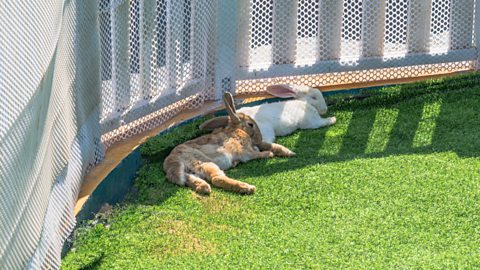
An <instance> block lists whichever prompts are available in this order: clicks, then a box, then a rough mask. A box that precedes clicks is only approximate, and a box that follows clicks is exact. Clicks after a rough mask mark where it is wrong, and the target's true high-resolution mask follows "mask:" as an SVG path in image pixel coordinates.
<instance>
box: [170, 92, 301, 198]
mask: <svg viewBox="0 0 480 270" xmlns="http://www.w3.org/2000/svg"><path fill="white" fill-rule="evenodd" d="M224 101H225V103H226V108H227V112H228V114H229V117H228V118H227V117H219V118H217V119H214V120H213V121H223V122H226V127H220V128H217V129H215V130H214V131H213V132H212V133H210V134H207V135H203V136H201V137H198V138H196V139H193V140H190V141H187V142H185V143H183V144H180V145H178V146H176V147H175V148H174V149H173V150H172V152H171V153H170V154H169V156H168V157H167V158H166V159H165V161H164V163H163V168H164V170H165V172H166V176H167V179H168V180H169V181H171V182H173V183H175V184H178V185H187V186H189V187H191V188H192V189H193V190H195V191H196V192H198V193H204V194H208V193H210V192H211V189H210V185H209V184H208V183H207V182H206V181H205V180H204V179H206V180H208V181H209V182H210V183H211V184H213V185H214V186H217V187H220V188H222V189H225V190H229V191H233V192H238V193H245V194H252V193H253V192H255V186H252V185H249V184H247V183H244V182H240V181H237V180H235V179H232V178H229V177H228V176H226V175H225V173H224V172H223V170H226V169H228V168H231V167H234V166H236V165H237V164H238V163H239V162H246V161H248V160H251V159H259V158H269V157H273V156H285V157H288V156H292V155H294V153H293V152H292V151H290V150H289V149H287V148H286V147H284V146H282V145H279V144H270V143H264V142H262V136H261V133H260V130H259V129H258V126H257V125H256V123H255V121H254V120H253V119H252V118H250V117H249V116H247V115H245V114H243V113H238V114H237V113H236V111H235V108H234V105H233V99H232V98H231V96H230V97H228V96H227V97H226V98H224ZM213 121H211V122H213Z"/></svg>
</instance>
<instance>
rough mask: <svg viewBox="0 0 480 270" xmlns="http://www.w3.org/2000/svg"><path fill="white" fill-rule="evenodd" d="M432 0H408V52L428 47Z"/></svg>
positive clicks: (421, 50)
mask: <svg viewBox="0 0 480 270" xmlns="http://www.w3.org/2000/svg"><path fill="white" fill-rule="evenodd" d="M431 16H432V0H410V6H409V8H408V17H409V18H408V30H407V46H408V52H409V53H420V52H427V51H428V50H429V47H430V44H429V43H430V20H431Z"/></svg>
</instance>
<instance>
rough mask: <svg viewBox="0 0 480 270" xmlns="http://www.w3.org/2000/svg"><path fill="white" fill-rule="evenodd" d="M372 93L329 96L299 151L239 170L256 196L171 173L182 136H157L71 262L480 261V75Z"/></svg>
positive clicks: (395, 264) (282, 265) (365, 264)
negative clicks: (197, 189)
mask: <svg viewBox="0 0 480 270" xmlns="http://www.w3.org/2000/svg"><path fill="white" fill-rule="evenodd" d="M364 92H365V93H370V94H372V97H369V98H367V99H364V100H347V101H345V100H343V99H340V98H339V97H331V98H329V101H330V102H334V103H335V104H334V105H332V106H331V107H330V114H332V115H335V116H336V117H337V124H336V125H334V126H332V127H328V128H321V129H317V130H304V131H299V132H296V133H294V134H292V135H291V136H288V137H283V138H279V140H278V142H279V143H281V144H283V145H285V146H287V147H289V148H291V149H292V150H294V151H295V152H296V153H297V156H295V157H293V158H289V159H285V158H275V159H269V160H256V161H251V162H249V163H246V164H242V165H240V166H238V167H237V168H234V169H232V170H229V171H228V172H227V174H228V175H229V176H231V177H233V178H236V179H239V180H242V181H245V182H248V183H251V184H253V185H255V186H256V187H257V192H256V193H255V194H254V195H252V196H241V195H237V194H232V193H229V192H225V191H222V190H220V189H217V188H213V192H212V194H211V195H210V196H207V197H202V196H198V195H196V194H195V193H193V192H192V191H191V190H189V189H188V188H184V187H177V186H175V185H173V184H170V183H168V182H166V180H165V177H164V173H163V171H162V164H161V158H158V156H156V154H155V153H157V154H158V153H160V152H162V151H165V150H164V149H167V148H169V147H170V148H171V146H172V140H171V139H168V140H165V141H164V140H163V139H162V137H159V138H156V139H154V140H152V141H150V142H148V143H147V144H146V145H145V146H144V149H143V150H142V153H143V154H144V155H145V156H146V157H147V158H148V159H150V162H149V163H148V164H147V165H145V166H144V167H143V168H142V169H141V170H140V171H139V172H138V178H137V179H136V182H135V192H134V193H132V194H131V195H130V196H129V198H128V200H127V201H126V203H124V204H123V205H120V206H117V207H115V208H114V211H113V214H111V215H109V216H106V217H103V218H102V219H100V220H97V221H95V222H90V223H89V224H87V225H84V226H82V227H80V228H79V229H78V230H77V232H76V240H75V243H74V248H73V249H72V250H71V251H70V252H69V253H68V254H67V255H66V257H65V258H64V260H63V268H64V269H309V268H314V269H325V268H327V269H328V268H331V269H419V268H422V269H423V268H425V269H458V268H464V269H465V268H468V269H472V268H479V267H480V208H479V200H480V159H479V157H480V132H479V131H480V130H479V128H480V75H479V74H476V73H474V74H469V75H464V76H460V77H455V78H449V79H442V80H433V81H428V82H423V83H416V84H409V85H402V86H394V87H387V88H384V89H381V90H379V91H368V90H366V91H364ZM342 98H344V96H342ZM197 124H198V123H197V122H195V123H192V124H189V125H187V126H185V127H184V128H183V129H182V134H177V133H176V131H173V132H172V133H171V135H169V136H170V138H181V139H187V138H190V137H191V136H195V135H197V133H196V131H195V125H197ZM175 134H177V135H175ZM172 136H173V137H172ZM177 136H178V137H177ZM179 136H181V137H179ZM178 142H179V141H178V140H175V141H174V143H173V144H175V143H178ZM162 149H163V150H162Z"/></svg>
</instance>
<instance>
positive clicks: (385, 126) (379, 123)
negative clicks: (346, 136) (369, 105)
mask: <svg viewBox="0 0 480 270" xmlns="http://www.w3.org/2000/svg"><path fill="white" fill-rule="evenodd" d="M397 117H398V109H380V110H378V111H377V113H376V115H375V122H374V123H373V127H372V131H371V132H370V135H369V136H368V143H367V148H366V149H365V153H366V154H370V153H379V152H383V151H385V148H386V147H387V144H388V141H389V138H390V133H391V132H392V129H393V126H394V125H395V122H396V121H397Z"/></svg>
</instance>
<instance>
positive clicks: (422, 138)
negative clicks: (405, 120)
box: [412, 99, 442, 147]
mask: <svg viewBox="0 0 480 270" xmlns="http://www.w3.org/2000/svg"><path fill="white" fill-rule="evenodd" d="M441 105H442V100H441V99H440V100H437V101H433V102H429V103H425V106H424V107H423V113H422V119H421V120H420V122H419V123H418V128H417V131H416V132H415V137H414V138H413V144H412V146H413V147H423V146H429V145H431V144H432V138H433V133H434V131H435V126H436V120H437V118H438V116H439V115H440V107H441Z"/></svg>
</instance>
